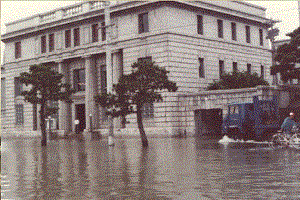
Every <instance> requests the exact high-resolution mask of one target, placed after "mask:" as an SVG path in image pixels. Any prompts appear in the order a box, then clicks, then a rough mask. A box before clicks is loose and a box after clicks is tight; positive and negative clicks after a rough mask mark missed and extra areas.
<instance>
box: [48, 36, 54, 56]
mask: <svg viewBox="0 0 300 200" xmlns="http://www.w3.org/2000/svg"><path fill="white" fill-rule="evenodd" d="M52 51H54V33H51V34H49V52H52Z"/></svg>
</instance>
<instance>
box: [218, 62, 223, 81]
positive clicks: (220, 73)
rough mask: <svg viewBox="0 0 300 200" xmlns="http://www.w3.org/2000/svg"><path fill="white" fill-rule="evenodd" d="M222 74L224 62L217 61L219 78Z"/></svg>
mask: <svg viewBox="0 0 300 200" xmlns="http://www.w3.org/2000/svg"><path fill="white" fill-rule="evenodd" d="M223 74H224V60H219V77H220V78H221V76H222V75H223Z"/></svg>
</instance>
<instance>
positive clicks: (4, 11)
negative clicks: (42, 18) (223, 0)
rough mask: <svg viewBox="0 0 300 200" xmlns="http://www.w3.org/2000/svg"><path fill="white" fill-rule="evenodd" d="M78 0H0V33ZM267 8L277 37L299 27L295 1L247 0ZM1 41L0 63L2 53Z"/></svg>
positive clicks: (282, 36) (283, 35) (282, 37)
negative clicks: (10, 25) (12, 23)
mask: <svg viewBox="0 0 300 200" xmlns="http://www.w3.org/2000/svg"><path fill="white" fill-rule="evenodd" d="M77 2H80V1H5V0H1V34H3V33H5V25H4V24H5V23H7V22H12V21H15V20H18V19H22V18H25V17H29V16H32V15H35V14H39V13H43V12H47V11H49V10H51V9H55V8H59V7H63V6H66V5H70V4H74V3H77ZM247 2H250V3H253V4H256V5H259V6H263V7H265V8H267V12H266V13H267V17H268V18H272V19H275V20H280V21H282V22H281V23H278V24H277V25H276V26H277V27H278V28H279V30H280V35H279V37H278V38H277V39H286V38H288V37H286V36H285V35H286V34H287V33H289V32H291V31H293V30H294V29H296V28H297V27H299V13H298V2H297V1H247ZM3 49H4V46H3V43H2V42H1V63H2V55H3V54H2V53H3Z"/></svg>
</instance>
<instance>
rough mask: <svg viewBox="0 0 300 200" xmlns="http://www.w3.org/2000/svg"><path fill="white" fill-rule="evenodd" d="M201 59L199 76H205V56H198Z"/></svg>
mask: <svg viewBox="0 0 300 200" xmlns="http://www.w3.org/2000/svg"><path fill="white" fill-rule="evenodd" d="M198 61H199V77H200V78H204V77H205V72H204V58H198Z"/></svg>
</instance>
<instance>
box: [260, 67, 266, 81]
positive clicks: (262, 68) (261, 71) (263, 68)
mask: <svg viewBox="0 0 300 200" xmlns="http://www.w3.org/2000/svg"><path fill="white" fill-rule="evenodd" d="M260 76H261V77H262V78H263V79H264V78H265V67H264V66H263V65H261V66H260Z"/></svg>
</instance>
